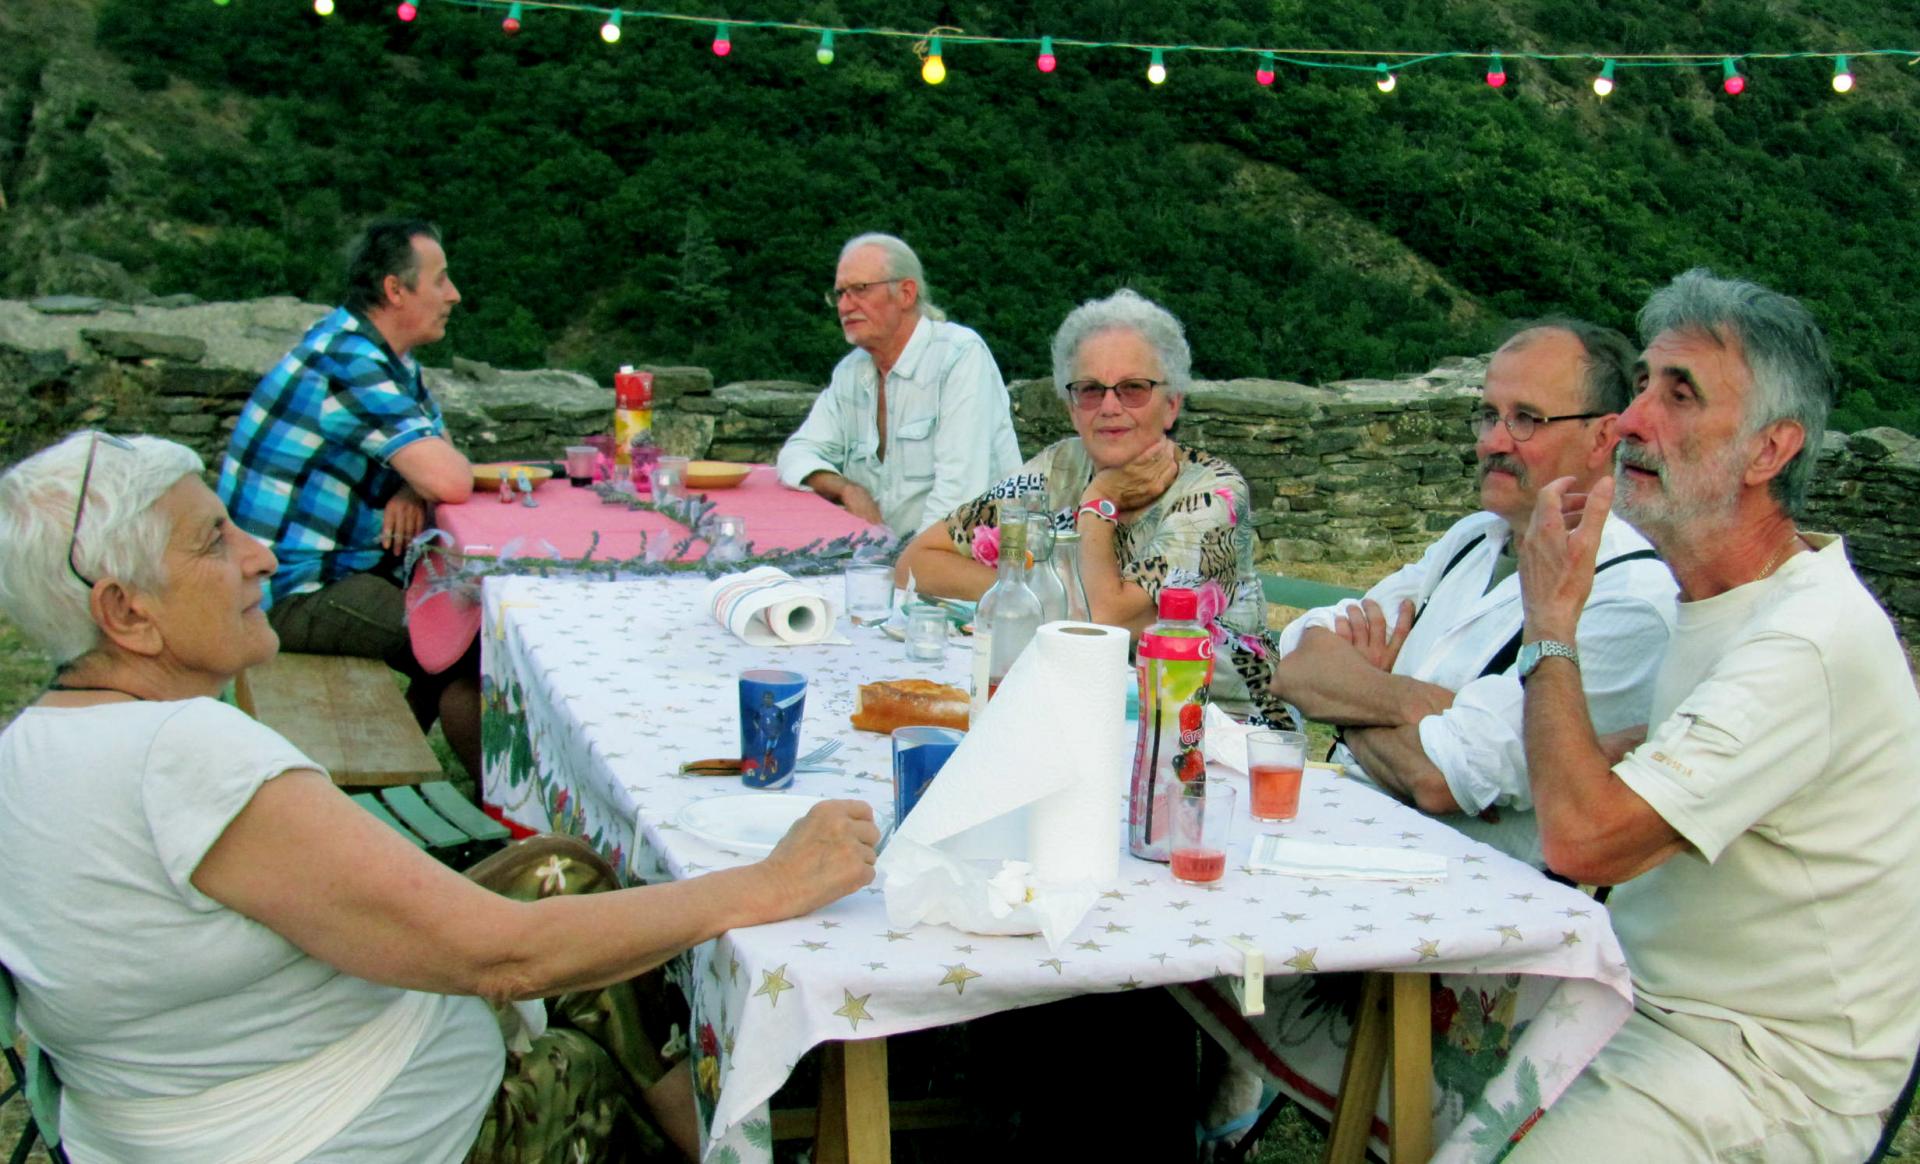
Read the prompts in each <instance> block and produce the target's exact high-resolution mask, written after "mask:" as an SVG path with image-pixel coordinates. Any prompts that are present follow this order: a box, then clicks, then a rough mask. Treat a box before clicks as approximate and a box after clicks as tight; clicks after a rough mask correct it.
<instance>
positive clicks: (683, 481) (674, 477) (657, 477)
mask: <svg viewBox="0 0 1920 1164" xmlns="http://www.w3.org/2000/svg"><path fill="white" fill-rule="evenodd" d="M662 477H665V478H666V481H665V482H664V484H665V486H666V488H664V489H663V488H662V484H663V482H662V480H661V478H662ZM686 487H687V459H686V458H685V457H669V456H665V455H663V456H661V457H660V459H659V460H657V461H655V462H654V463H653V499H654V500H655V501H665V500H667V499H668V498H669V497H672V498H676V499H677V498H680V497H684V496H686Z"/></svg>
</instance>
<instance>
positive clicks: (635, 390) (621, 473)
mask: <svg viewBox="0 0 1920 1164" xmlns="http://www.w3.org/2000/svg"><path fill="white" fill-rule="evenodd" d="M652 431H653V373H652V372H636V371H634V370H633V365H632V364H622V365H621V366H620V371H619V372H618V373H617V374H616V375H615V376H614V378H613V468H614V479H615V480H617V481H625V480H626V479H627V478H628V477H629V476H630V475H631V474H632V472H633V452H632V449H633V438H635V437H637V436H640V435H642V434H647V433H651V432H652Z"/></svg>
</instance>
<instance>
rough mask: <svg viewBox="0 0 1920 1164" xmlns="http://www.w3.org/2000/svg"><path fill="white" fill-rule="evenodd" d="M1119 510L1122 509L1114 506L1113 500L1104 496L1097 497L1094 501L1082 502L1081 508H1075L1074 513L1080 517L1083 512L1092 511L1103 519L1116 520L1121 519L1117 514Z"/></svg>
mask: <svg viewBox="0 0 1920 1164" xmlns="http://www.w3.org/2000/svg"><path fill="white" fill-rule="evenodd" d="M1119 512H1120V510H1119V509H1118V508H1116V507H1115V506H1114V504H1113V502H1111V501H1108V500H1107V499H1106V498H1104V497H1096V498H1094V499H1093V500H1092V501H1083V502H1081V503H1080V508H1079V509H1076V510H1074V512H1073V515H1074V517H1076V518H1078V517H1079V516H1080V515H1081V514H1083V513H1091V514H1092V515H1093V516H1095V517H1097V518H1099V519H1100V520H1101V521H1108V522H1115V521H1118V520H1119V518H1118V517H1116V516H1115V515H1116V514H1118V513H1119Z"/></svg>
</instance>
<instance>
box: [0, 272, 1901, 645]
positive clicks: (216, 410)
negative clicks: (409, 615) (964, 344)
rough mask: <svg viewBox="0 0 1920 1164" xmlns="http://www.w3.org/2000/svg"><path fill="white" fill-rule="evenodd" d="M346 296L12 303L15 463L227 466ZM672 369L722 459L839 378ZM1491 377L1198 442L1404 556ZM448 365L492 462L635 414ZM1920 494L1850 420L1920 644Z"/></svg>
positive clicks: (690, 415)
mask: <svg viewBox="0 0 1920 1164" xmlns="http://www.w3.org/2000/svg"><path fill="white" fill-rule="evenodd" d="M326 310H327V308H326V307H325V306H323V305H319V304H311V303H301V302H299V301H297V300H295V299H291V298H285V297H282V298H275V299H262V300H254V301H250V302H244V303H197V302H194V301H192V300H191V299H190V297H176V298H174V299H172V300H169V301H165V302H160V303H152V304H143V305H139V306H131V305H127V304H120V303H114V302H110V301H106V300H100V299H90V298H84V297H80V296H52V297H48V298H44V299H37V300H33V301H31V302H19V301H5V300H0V459H4V460H5V461H7V462H11V461H13V460H15V459H17V458H19V457H21V456H23V455H25V454H26V453H28V452H31V451H32V450H33V449H36V448H39V447H40V446H42V445H44V444H46V443H47V442H48V441H50V440H52V439H53V438H54V437H56V436H58V435H59V434H61V433H64V432H67V431H70V430H72V429H75V428H79V427H82V426H99V427H104V428H107V429H110V430H113V431H118V432H153V433H158V434H161V435H164V436H169V437H171V438H173V439H175V440H178V441H180V442H181V443H183V444H186V445H190V446H192V447H193V448H195V449H198V450H199V451H200V453H201V455H203V456H205V457H206V458H207V459H208V462H209V468H212V467H214V466H215V465H216V464H217V462H218V458H219V455H220V452H221V450H222V449H223V448H224V447H225V444H226V440H227V435H228V434H229V433H230V432H232V430H233V425H234V420H235V417H236V416H237V415H238V413H239V410H240V406H241V404H242V403H243V402H244V401H245V400H246V398H247V395H248V394H249V393H250V392H251V391H252V390H253V386H254V384H255V382H256V381H258V380H259V378H260V376H261V374H262V373H263V372H265V371H266V369H267V368H269V367H271V366H272V365H273V363H274V361H276V360H278V359H279V358H280V357H281V356H282V355H284V354H285V353H286V352H287V350H288V349H289V348H291V347H292V346H293V345H294V343H295V342H296V341H298V339H299V338H300V335H301V333H302V332H304V331H305V330H306V328H307V327H308V326H309V325H310V324H311V323H312V322H313V321H314V320H316V319H318V318H319V317H320V316H321V315H322V314H324V313H325V312H326ZM1005 362H1006V363H1010V364H1011V363H1015V361H1014V360H1011V359H1008V360H1006V361H1005ZM650 370H651V371H652V372H653V374H654V395H655V404H656V413H655V424H656V426H657V429H658V432H659V435H660V439H661V443H662V444H663V445H664V446H665V447H666V448H667V449H668V450H669V451H671V452H677V453H683V454H687V455H691V456H708V457H714V458H717V459H721V460H754V461H767V460H772V459H773V456H774V454H775V452H777V451H778V449H779V447H780V443H781V441H783V440H784V439H785V438H786V435H787V434H788V433H790V432H792V431H793V429H794V428H795V427H796V426H797V425H798V424H799V423H800V420H801V419H802V418H803V417H804V416H805V415H806V412H807V409H808V408H809V407H811V405H812V403H813V398H814V396H815V395H816V394H817V393H818V392H819V390H820V386H819V385H816V384H804V383H797V382H794V381H787V380H749V381H743V382H740V383H735V384H723V385H716V384H715V383H714V381H713V375H712V374H711V373H710V372H708V371H707V370H706V369H704V368H686V367H660V366H655V367H652V368H651V369H650ZM821 371H822V372H823V373H824V372H825V371H826V369H822V370H821ZM1485 373H1486V359H1485V358H1484V357H1479V358H1460V359H1454V360H1449V361H1447V362H1445V363H1443V364H1441V365H1440V366H1439V367H1437V368H1434V369H1432V370H1431V371H1428V372H1424V373H1421V374H1420V375H1416V376H1408V377H1403V378H1400V379H1396V380H1349V381H1338V382H1334V383H1329V384H1321V385H1306V384H1294V383H1289V382H1287V381H1283V380H1251V379H1250V380H1227V381H1201V382H1197V383H1195V384H1194V386H1193V390H1192V392H1191V393H1190V394H1189V395H1188V397H1187V400H1186V405H1185V407H1184V408H1183V410H1182V414H1181V418H1180V424H1179V428H1178V430H1177V432H1176V435H1177V436H1178V438H1179V439H1180V440H1181V441H1183V442H1185V443H1187V444H1191V445H1194V446H1196V447H1199V448H1204V449H1207V450H1209V451H1212V452H1214V453H1217V454H1219V455H1220V456H1223V457H1225V458H1226V459H1227V460H1229V461H1231V462H1233V463H1234V464H1235V465H1236V466H1238V467H1239V469H1240V471H1241V472H1242V473H1244V474H1245V475H1246V477H1247V482H1248V484H1249V485H1250V486H1251V488H1252V491H1253V510H1254V511H1253V523H1254V530H1255V532H1256V533H1258V534H1259V537H1260V543H1261V558H1262V566H1263V568H1266V569H1275V570H1279V571H1281V572H1285V570H1286V568H1287V566H1288V564H1289V563H1297V562H1323V561H1325V562H1371V561H1376V560H1378V561H1386V560H1401V559H1405V558H1408V557H1411V556H1413V555H1414V554H1415V553H1417V552H1418V551H1419V549H1420V548H1421V547H1423V546H1425V545H1426V544H1427V543H1428V542H1430V541H1432V540H1433V538H1434V536H1435V535H1436V534H1437V533H1438V531H1440V530H1443V529H1445V528H1446V527H1447V526H1448V525H1450V524H1452V523H1453V522H1454V521H1456V520H1458V519H1459V518H1460V517H1462V516H1463V515H1465V514H1467V513H1468V512H1471V511H1472V509H1473V508H1474V497H1475V490H1474V481H1473V444H1472V441H1471V440H1470V439H1469V438H1468V436H1467V430H1466V417H1467V413H1468V411H1469V409H1470V408H1471V407H1472V405H1473V403H1474V401H1475V400H1476V399H1477V397H1478V392H1479V387H1480V382H1481V378H1482V377H1483V376H1484V375H1485ZM426 375H427V382H428V384H429V386H430V387H431V388H432V390H433V392H434V395H435V396H436V397H437V398H438V399H439V401H440V403H441V406H442V408H443V409H444V410H445V412H446V414H447V422H448V424H449V425H450V426H451V427H452V429H453V433H454V439H455V440H456V442H457V443H458V444H459V445H460V446H461V447H462V449H464V450H465V451H467V452H468V453H469V454H470V455H472V456H473V457H474V458H475V459H476V460H512V459H523V458H540V459H551V458H553V457H555V456H557V455H558V453H559V451H560V448H561V446H562V445H565V444H567V443H570V442H571V441H572V440H573V439H574V438H576V437H579V436H582V435H584V434H586V433H590V432H599V431H603V430H604V429H605V428H606V425H607V420H608V417H609V415H610V414H611V411H612V408H613V389H612V388H611V387H610V386H608V385H602V384H597V383H595V382H594V381H593V380H591V379H589V378H588V377H585V376H582V375H579V374H577V373H574V372H565V371H555V370H538V371H508V370H505V369H499V368H493V367H490V366H488V365H486V364H481V363H476V362H473V361H469V360H461V359H455V360H454V361H453V366H452V367H451V368H428V369H427V372H426ZM1009 389H1010V391H1011V394H1012V397H1013V408H1014V427H1015V430H1016V431H1017V433H1018V434H1019V438H1020V448H1021V450H1022V451H1023V452H1024V453H1027V454H1031V453H1033V452H1034V451H1035V450H1037V449H1039V448H1040V447H1042V446H1044V445H1046V444H1047V443H1049V442H1051V441H1054V440H1057V439H1059V438H1060V437H1062V436H1065V435H1068V434H1069V433H1071V431H1072V427H1071V425H1069V423H1068V421H1067V415H1066V410H1065V408H1064V406H1063V405H1062V404H1061V402H1060V399H1059V397H1058V396H1057V395H1056V394H1055V393H1054V390H1053V386H1052V383H1051V382H1050V381H1048V380H1023V381H1016V382H1014V383H1013V384H1011V385H1009ZM1917 495H1920V439H1916V438H1915V437H1912V436H1909V435H1907V434H1905V433H1902V432H1899V431H1896V430H1894V429H1884V428H1883V429H1870V430H1868V431H1866V432H1861V433H1855V434H1852V435H1850V436H1849V435H1843V434H1837V433H1830V434H1828V437H1827V441H1826V444H1825V446H1824V447H1823V449H1822V451H1821V465H1820V470H1819V473H1818V474H1817V476H1816V479H1815V485H1814V490H1813V496H1812V499H1811V505H1810V513H1809V518H1808V521H1807V524H1808V525H1809V526H1810V527H1812V528H1816V529H1827V530H1836V531H1839V532H1842V533H1845V534H1846V535H1847V538H1848V542H1849V547H1850V549H1851V551H1852V555H1853V559H1854V561H1855V563H1856V564H1858V566H1859V567H1860V569H1861V572H1862V573H1863V574H1865V575H1866V576H1867V579H1868V581H1869V583H1870V584H1871V585H1872V586H1873V588H1874V590H1875V592H1876V593H1877V594H1878V595H1879V597H1880V599H1881V601H1882V602H1883V603H1884V604H1885V605H1886V606H1887V608H1888V609H1889V610H1890V611H1892V612H1893V613H1894V615H1895V617H1896V618H1897V619H1898V620H1899V622H1900V624H1901V626H1902V629H1903V632H1904V634H1905V636H1906V638H1907V641H1908V642H1910V643H1911V642H1914V641H1917V640H1916V635H1917V634H1920V513H1916V510H1915V508H1914V506H1913V504H1912V502H1911V498H1913V497H1914V496H1917Z"/></svg>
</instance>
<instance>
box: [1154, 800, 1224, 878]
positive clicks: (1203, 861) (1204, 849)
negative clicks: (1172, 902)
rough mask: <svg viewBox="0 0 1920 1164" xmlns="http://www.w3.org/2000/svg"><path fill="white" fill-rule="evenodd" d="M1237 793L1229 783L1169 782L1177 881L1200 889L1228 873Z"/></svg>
mask: <svg viewBox="0 0 1920 1164" xmlns="http://www.w3.org/2000/svg"><path fill="white" fill-rule="evenodd" d="M1236 791H1238V790H1237V789H1235V788H1234V786H1233V785H1231V784H1229V783H1227V782H1226V781H1225V780H1207V779H1198V780H1184V781H1183V780H1170V781H1168V782H1167V790H1166V819H1167V821H1168V822H1169V829H1168V832H1169V839H1168V850H1169V852H1170V854H1171V864H1172V865H1173V875H1174V877H1175V878H1176V879H1177V880H1180V881H1186V882H1191V883H1193V884H1196V885H1199V884H1205V883H1206V882H1209V881H1218V880H1220V875H1221V874H1222V873H1224V872H1226V869H1227V840H1228V836H1229V834H1230V832H1231V830H1232V828H1233V797H1234V793H1235V792H1236Z"/></svg>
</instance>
